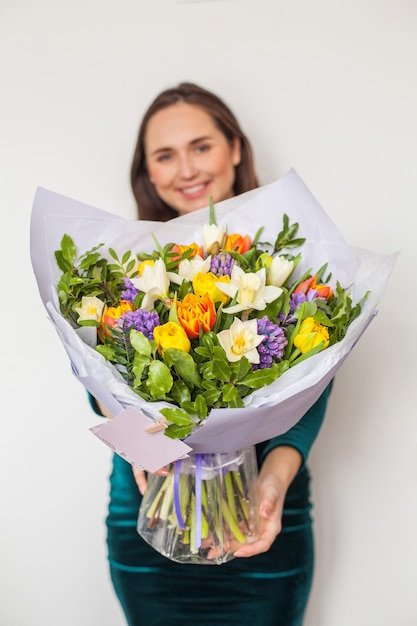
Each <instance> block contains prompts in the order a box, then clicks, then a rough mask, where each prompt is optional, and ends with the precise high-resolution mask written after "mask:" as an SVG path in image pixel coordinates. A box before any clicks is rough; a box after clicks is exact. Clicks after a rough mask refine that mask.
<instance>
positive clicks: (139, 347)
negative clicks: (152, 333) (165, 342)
mask: <svg viewBox="0 0 417 626" xmlns="http://www.w3.org/2000/svg"><path fill="white" fill-rule="evenodd" d="M129 339H130V343H131V344H132V346H133V348H134V349H135V350H136V352H138V353H139V354H142V355H143V356H147V357H150V356H151V354H152V349H151V343H150V341H149V339H147V337H145V335H144V334H143V333H141V332H140V331H139V330H135V329H134V328H132V330H131V331H130V334H129Z"/></svg>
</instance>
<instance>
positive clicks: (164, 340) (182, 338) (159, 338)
mask: <svg viewBox="0 0 417 626" xmlns="http://www.w3.org/2000/svg"><path fill="white" fill-rule="evenodd" d="M153 336H154V339H155V341H156V343H157V344H158V350H159V351H160V352H161V353H162V352H164V350H166V349H167V348H177V350H182V351H183V352H189V351H190V349H191V342H190V340H189V339H188V337H187V333H186V332H185V330H184V329H183V327H182V326H180V325H179V324H177V323H176V322H167V323H166V324H162V325H161V326H155V328H154V329H153Z"/></svg>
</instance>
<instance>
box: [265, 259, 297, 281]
mask: <svg viewBox="0 0 417 626" xmlns="http://www.w3.org/2000/svg"><path fill="white" fill-rule="evenodd" d="M293 269H294V261H288V259H286V258H285V257H283V256H275V257H274V258H273V259H272V262H271V265H270V266H269V268H268V270H267V274H266V284H267V285H275V287H281V286H282V285H283V284H284V283H285V281H286V280H287V278H288V276H289V275H290V274H291V272H292V271H293Z"/></svg>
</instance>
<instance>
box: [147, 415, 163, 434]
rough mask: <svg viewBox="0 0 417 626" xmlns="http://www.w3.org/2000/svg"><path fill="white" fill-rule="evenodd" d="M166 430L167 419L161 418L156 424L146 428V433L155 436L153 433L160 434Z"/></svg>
mask: <svg viewBox="0 0 417 626" xmlns="http://www.w3.org/2000/svg"><path fill="white" fill-rule="evenodd" d="M165 428H168V422H167V421H166V419H165V417H161V419H159V420H156V421H155V423H154V424H152V425H151V426H148V427H147V428H145V432H147V433H149V434H150V435H153V433H159V432H160V431H161V430H165Z"/></svg>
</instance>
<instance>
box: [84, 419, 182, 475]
mask: <svg viewBox="0 0 417 626" xmlns="http://www.w3.org/2000/svg"><path fill="white" fill-rule="evenodd" d="M154 425H155V421H154V420H152V419H150V418H149V417H146V415H144V414H143V413H142V412H141V411H139V410H138V409H135V408H134V407H128V408H127V409H124V411H122V412H121V413H119V414H118V415H116V417H113V419H109V420H106V421H105V422H103V423H102V424H98V425H97V426H93V427H92V428H90V430H91V432H92V433H93V434H94V435H96V437H98V438H99V439H101V441H102V442H103V443H105V444H106V445H107V446H109V448H111V449H112V450H113V451H114V452H116V453H117V454H118V455H119V456H121V457H123V458H124V459H126V461H128V462H129V463H131V464H132V465H135V467H139V468H140V469H145V470H147V471H148V472H156V471H157V470H159V469H160V468H161V467H164V466H165V465H168V464H169V463H172V462H173V461H176V460H177V459H180V458H183V457H185V456H188V453H189V452H191V451H192V448H190V446H187V444H185V443H184V442H183V441H181V440H180V439H170V438H169V437H167V436H166V435H165V434H164V432H163V430H161V431H158V432H153V433H150V432H147V429H149V428H150V427H152V426H154Z"/></svg>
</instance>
